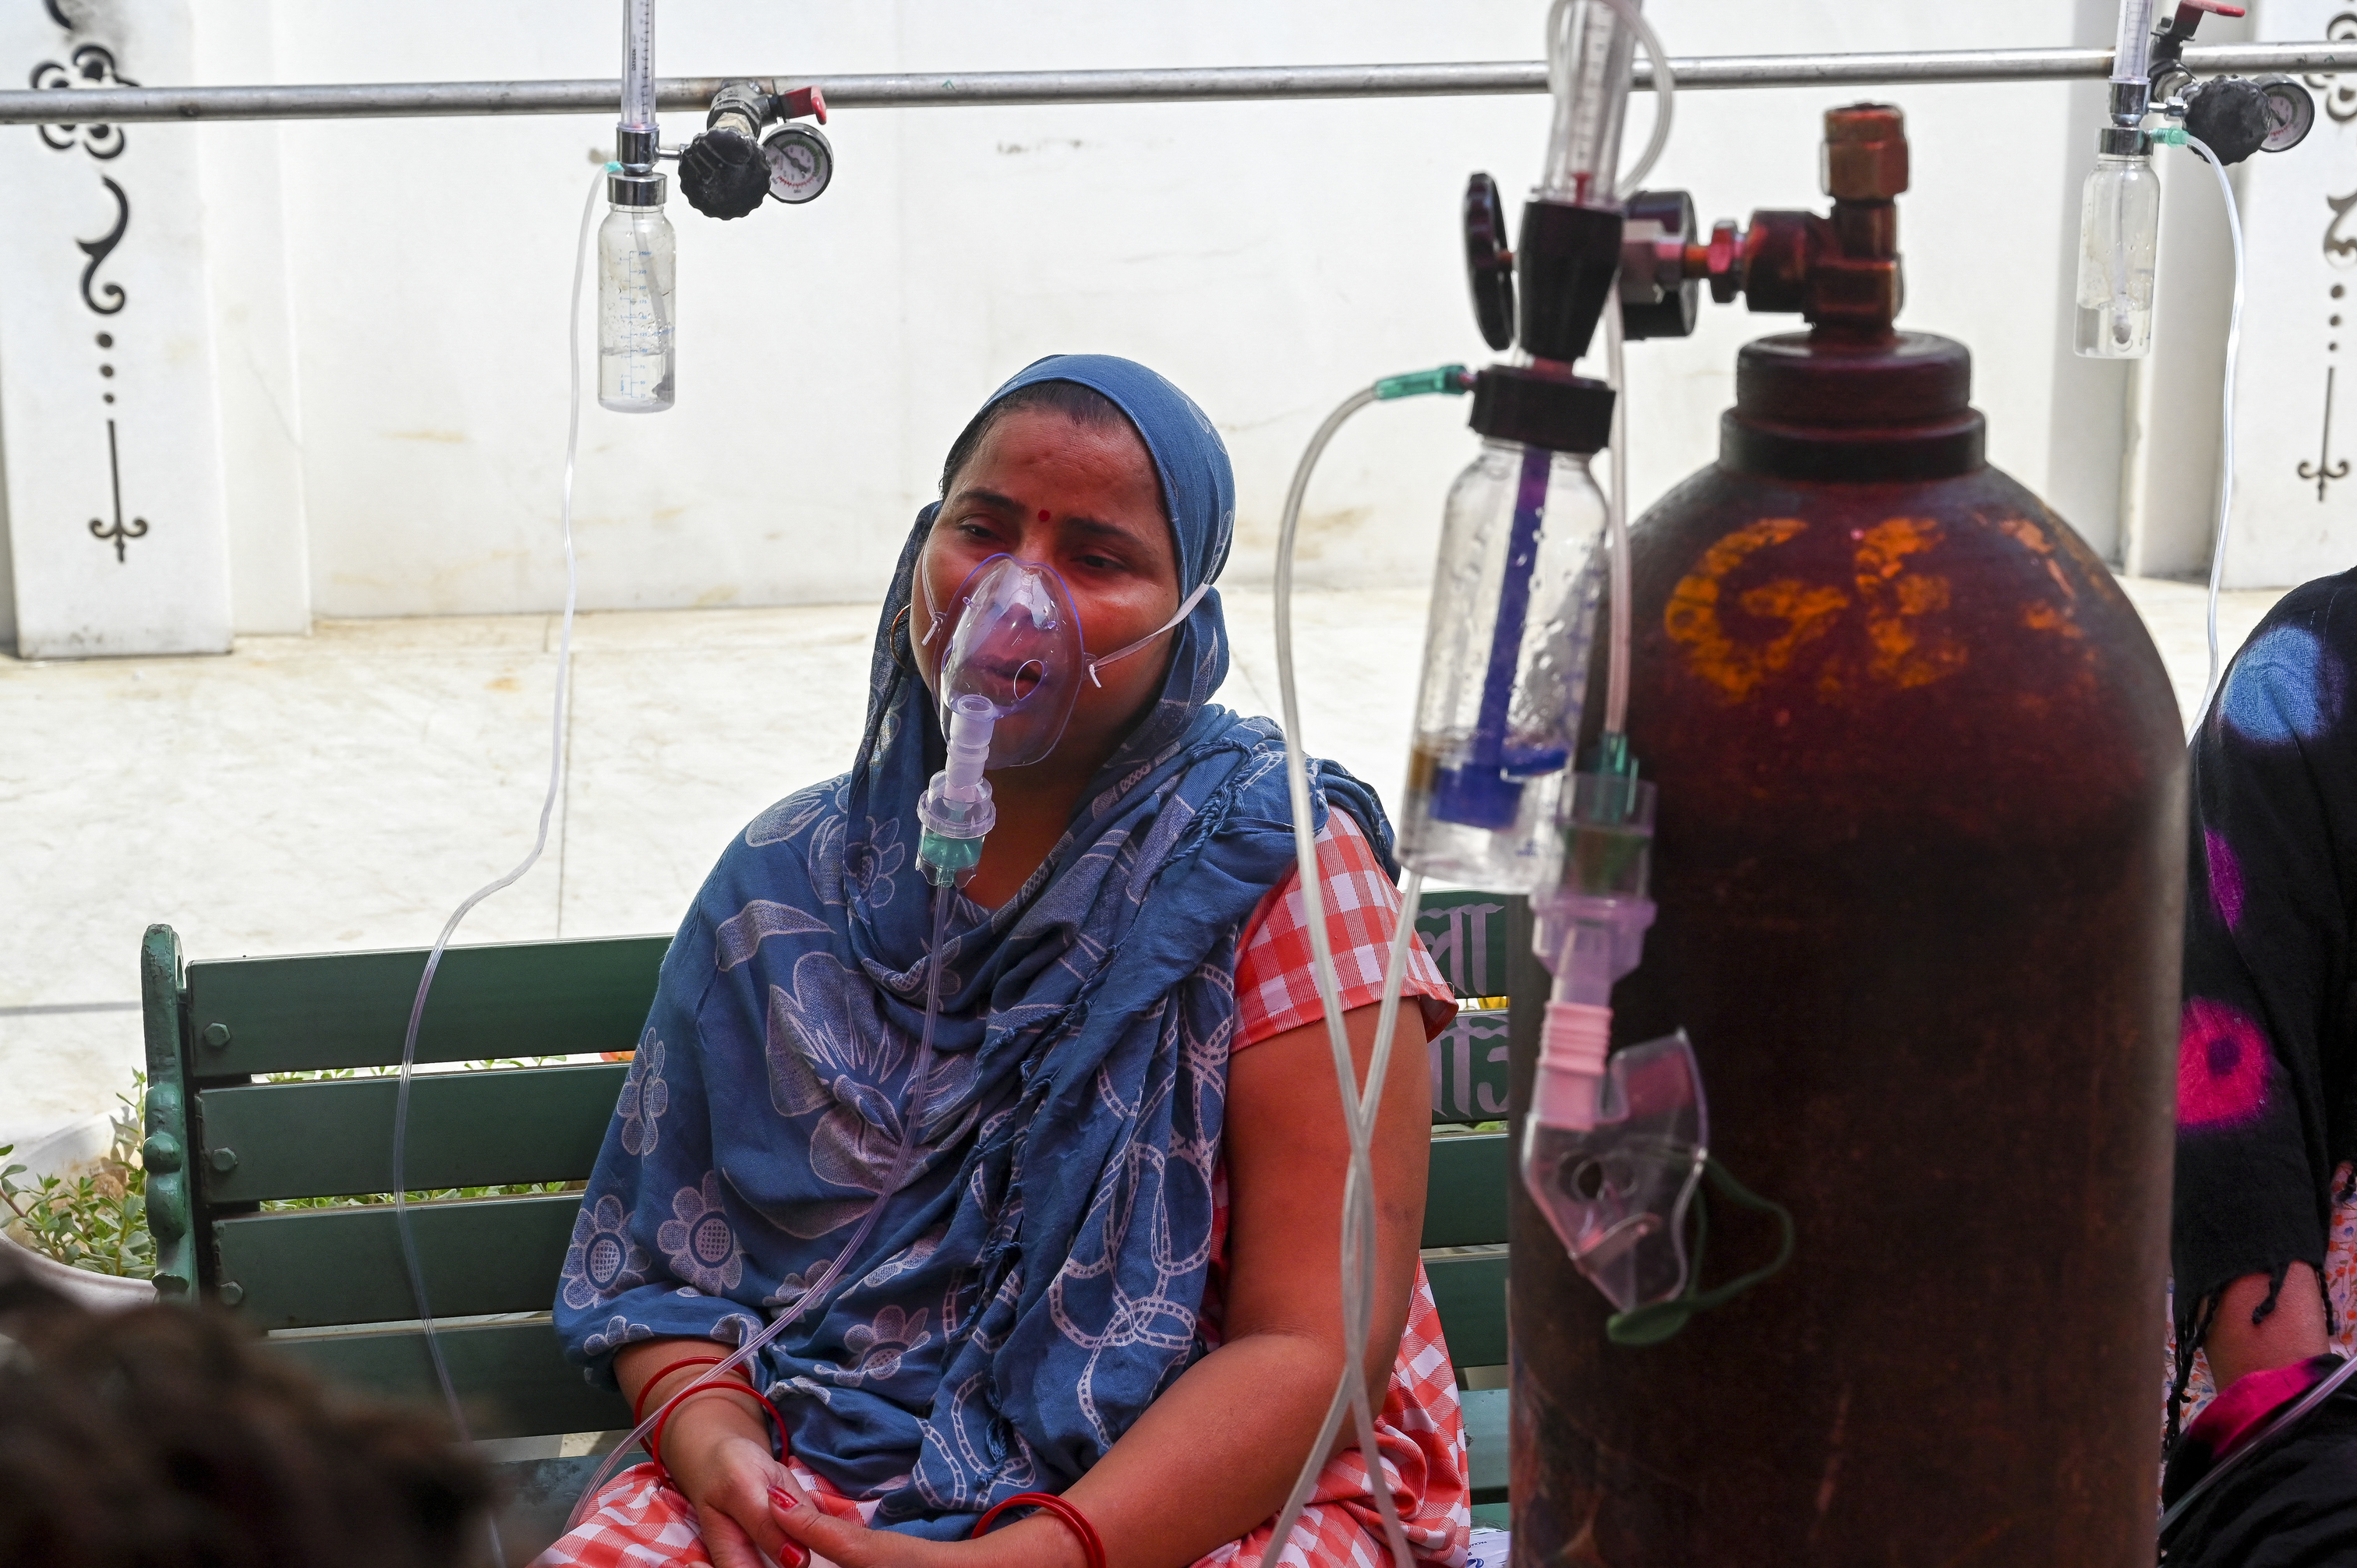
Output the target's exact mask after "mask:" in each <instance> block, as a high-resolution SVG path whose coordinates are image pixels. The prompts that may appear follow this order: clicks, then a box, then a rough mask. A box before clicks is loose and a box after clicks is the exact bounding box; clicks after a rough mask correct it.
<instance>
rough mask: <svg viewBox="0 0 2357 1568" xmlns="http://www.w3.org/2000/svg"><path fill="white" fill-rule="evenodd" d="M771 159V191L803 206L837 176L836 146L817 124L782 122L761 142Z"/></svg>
mask: <svg viewBox="0 0 2357 1568" xmlns="http://www.w3.org/2000/svg"><path fill="white" fill-rule="evenodd" d="M761 152H762V155H763V156H765V157H767V158H768V159H769V162H770V195H771V196H774V197H776V198H777V199H779V200H780V201H784V202H789V203H791V204H793V205H795V206H800V205H801V204H802V203H803V202H805V201H813V200H816V199H817V198H818V195H819V193H820V192H821V191H823V190H824V189H825V188H826V182H827V181H828V180H831V179H833V178H834V147H832V146H830V145H828V144H827V139H826V134H825V133H824V132H823V131H821V130H820V129H819V128H818V127H817V126H815V125H795V124H787V125H780V126H779V127H778V128H777V129H776V130H774V131H772V132H770V135H769V139H768V140H766V141H764V142H763V143H762V144H761Z"/></svg>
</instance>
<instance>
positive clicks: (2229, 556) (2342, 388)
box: [2152, 0, 2357, 588]
mask: <svg viewBox="0 0 2357 1568" xmlns="http://www.w3.org/2000/svg"><path fill="white" fill-rule="evenodd" d="M2256 19H2257V23H2258V34H2259V37H2261V38H2268V39H2276V38H2284V39H2291V38H2325V37H2330V38H2357V0H2264V4H2263V5H2261V7H2260V9H2259V13H2258V16H2257V18H2256ZM2308 81H2309V88H2310V90H2311V91H2314V92H2315V93H2316V96H2317V107H2318V111H2319V112H2318V114H2317V119H2316V129H2315V130H2314V131H2313V132H2311V133H2310V134H2309V138H2308V140H2307V141H2306V142H2304V143H2302V144H2301V145H2299V146H2298V147H2297V148H2294V149H2293V150H2292V151H2290V152H2287V153H2283V154H2277V155H2268V154H2264V153H2263V154H2261V155H2259V156H2256V157H2255V158H2253V159H2251V160H2250V162H2249V163H2248V164H2247V165H2245V166H2244V167H2243V169H2242V170H2241V178H2240V180H2239V182H2238V183H2239V186H2240V189H2241V192H2242V199H2243V231H2244V245H2245V250H2246V252H2247V254H2248V258H2249V260H2248V267H2249V275H2248V278H2247V280H2246V287H2245V295H2246V298H2245V303H2244V307H2243V344H2242V363H2241V370H2240V372H2239V374H2238V375H2237V377H2236V379H2235V397H2236V401H2237V403H2238V405H2239V406H2238V410H2237V414H2236V418H2235V421H2234V443H2235V453H2234V500H2233V513H2232V517H2231V520H2230V521H2229V525H2228V526H2229V528H2230V530H2231V532H2230V534H2229V538H2228V542H2227V546H2226V571H2225V585H2226V586H2227V587H2230V588H2262V587H2280V586H2286V585H2292V584H2297V583H2302V582H2306V581H2308V580H2309V579H2310V578H2313V577H2320V576H2324V575H2329V574H2331V573H2335V572H2342V571H2346V570H2348V569H2349V567H2351V566H2352V565H2357V466H2352V458H2357V75H2351V76H2342V77H2338V78H2334V77H2322V76H2319V77H2311V78H2309V79H2308ZM2176 156H2179V157H2183V156H2185V155H2183V154H2179V155H2176ZM2188 172H2196V171H2179V184H2180V185H2181V184H2182V183H2183V175H2184V174H2185V173H2188ZM2213 183H2214V182H2213ZM2344 372H2346V373H2344ZM2213 417H2214V416H2213ZM2152 434H2153V435H2154V436H2156V437H2158V436H2162V435H2165V433H2164V432H2158V431H2156V432H2153V433H2152Z"/></svg>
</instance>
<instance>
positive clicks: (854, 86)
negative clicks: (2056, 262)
mask: <svg viewBox="0 0 2357 1568" xmlns="http://www.w3.org/2000/svg"><path fill="white" fill-rule="evenodd" d="M1670 63H1671V66H1672V68H1673V69H1674V70H1675V72H1676V74H1677V82H1678V86H1679V88H1680V89H1682V90H1685V91H1694V90H1707V89H1728V88H1754V87H1886V86H1897V85H1902V84H1903V85H1914V84H1919V83H1949V82H1984V81H2087V80H2100V79H2102V78H2104V77H2107V76H2109V75H2110V74H2111V70H2112V51H2111V50H2109V49H2099V48H2098V49H2077V48H2072V49H1949V50H1919V51H1914V52H1893V53H1882V54H1805V55H1711V56H1700V57H1694V58H1688V59H1678V58H1675V57H1673V58H1672V59H1671V61H1670ZM2185 64H2186V66H2187V68H2188V69H2189V70H2192V71H2194V72H2196V73H2197V74H2200V75H2211V74H2215V73H2218V72H2225V71H2232V72H2236V73H2241V74H2251V73H2259V72H2266V71H2281V72H2284V73H2286V74H2288V75H2298V74H2302V73H2309V72H2320V71H2338V70H2357V42H2324V41H2318V42H2313V43H2282V44H2196V45H2192V46H2190V48H2187V49H2186V51H2185ZM725 80H728V79H726V78H722V77H716V76H702V77H698V76H689V77H667V78H664V79H663V80H662V81H658V82H657V83H656V84H655V89H656V97H657V102H658V103H659V104H660V106H661V107H662V108H664V109H678V110H701V109H703V108H704V107H705V105H706V104H708V103H709V102H711V101H712V95H713V94H714V93H715V92H717V91H719V90H720V85H721V83H722V81H725ZM775 80H777V81H780V82H781V83H786V84H791V85H793V86H797V87H800V86H813V87H817V88H819V89H820V90H822V91H823V92H824V93H825V94H826V100H827V103H828V105H829V106H830V107H832V108H838V109H939V108H949V107H955V106H959V105H973V104H1038V103H1201V102H1232V101H1239V100H1292V99H1322V98H1436V97H1455V96H1472V95H1482V94H1501V93H1538V92H1544V91H1546V67H1545V64H1544V62H1543V61H1539V60H1476V61H1468V62H1465V63H1461V64H1438V65H1291V66H1287V65H1276V66H1216V67H1201V68H1193V67H1182V68H1179V69H1175V70H1001V71H974V72H968V73H965V74H959V73H956V72H946V73H944V72H931V73H920V72H916V71H903V72H899V73H895V74H890V75H871V76H810V77H802V76H790V77H780V78H777V79H775ZM1636 84H1637V85H1638V86H1639V87H1651V86H1652V68H1651V66H1650V65H1649V64H1647V63H1646V62H1644V61H1640V62H1638V65H1637V70H1636ZM620 97H621V84H620V82H619V81H613V80H597V81H431V82H344V83H336V84H333V85H326V86H316V87H93V88H70V89H48V90H34V89H27V88H17V89H14V90H11V91H0V124H10V125H27V124H138V123H141V122H156V121H176V120H341V119H371V118H382V117H394V116H417V115H468V114H603V113H611V112H612V111H613V109H614V107H615V105H616V104H617V103H618V102H619V100H620Z"/></svg>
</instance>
